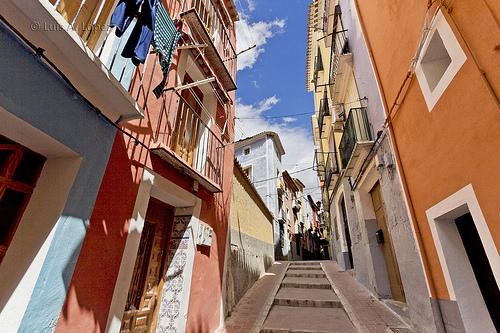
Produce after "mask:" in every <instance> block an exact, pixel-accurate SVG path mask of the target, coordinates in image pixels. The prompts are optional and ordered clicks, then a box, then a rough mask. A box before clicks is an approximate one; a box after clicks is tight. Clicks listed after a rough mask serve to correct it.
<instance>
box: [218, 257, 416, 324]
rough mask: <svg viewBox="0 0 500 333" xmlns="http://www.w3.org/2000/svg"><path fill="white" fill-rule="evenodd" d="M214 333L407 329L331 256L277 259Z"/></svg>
mask: <svg viewBox="0 0 500 333" xmlns="http://www.w3.org/2000/svg"><path fill="white" fill-rule="evenodd" d="M225 326H226V328H225V330H223V331H220V332H219V333H222V332H226V333H236V332H262V333H277V332H338V333H351V332H363V333H368V332H369V333H375V332H380V333H386V332H390V333H392V332H394V333H396V332H397V333H407V332H413V331H411V330H410V329H409V328H408V326H407V325H406V324H405V323H404V322H403V321H402V320H401V319H400V318H399V317H398V316H397V315H396V314H395V313H393V312H392V311H391V310H389V308H388V307H387V306H385V305H384V304H383V303H382V302H381V301H379V300H377V299H375V298H374V297H373V296H372V295H371V294H370V293H369V292H368V291H367V290H366V289H365V288H364V287H363V286H362V285H361V284H359V283H358V282H357V281H356V280H354V278H353V277H352V276H351V274H350V273H349V272H345V271H341V270H340V268H339V266H338V265H337V264H336V263H335V262H333V261H322V262H320V261H292V262H277V263H275V264H274V265H273V267H271V269H270V270H269V271H268V273H266V275H264V276H263V277H262V278H261V279H259V280H258V281H257V282H256V283H255V285H254V286H253V287H252V288H251V289H250V290H249V291H248V292H247V294H246V295H245V296H244V297H243V298H242V299H241V301H240V303H239V304H238V306H237V307H236V308H235V309H234V311H233V313H232V314H231V316H230V317H229V318H228V319H227V321H226V325H225Z"/></svg>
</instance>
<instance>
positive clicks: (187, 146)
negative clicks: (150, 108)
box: [152, 91, 224, 193]
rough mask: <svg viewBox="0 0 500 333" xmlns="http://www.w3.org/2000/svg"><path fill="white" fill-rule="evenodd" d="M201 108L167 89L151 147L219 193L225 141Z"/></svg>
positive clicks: (165, 158) (162, 156)
mask: <svg viewBox="0 0 500 333" xmlns="http://www.w3.org/2000/svg"><path fill="white" fill-rule="evenodd" d="M201 112H202V111H201V110H198V109H197V108H196V107H195V106H193V105H190V104H189V103H188V101H186V99H185V98H184V97H183V95H182V94H179V93H178V92H176V91H167V92H165V93H164V96H163V100H162V102H161V113H160V118H159V120H158V124H157V127H156V133H155V141H156V144H155V145H154V147H153V149H152V150H153V152H154V153H155V154H157V155H158V156H160V157H161V158H162V159H164V160H166V161H168V162H169V163H170V164H172V165H173V166H174V167H176V168H178V169H180V170H182V171H183V172H185V173H186V174H188V175H189V176H190V177H192V178H193V179H195V180H197V181H198V182H199V183H200V184H201V185H203V186H204V187H205V188H206V189H208V190H209V191H211V192H213V193H216V192H220V191H221V189H222V171H223V170H222V169H223V166H224V145H223V143H222V141H221V140H220V139H219V137H218V136H217V135H216V134H215V133H214V132H213V131H212V130H211V128H210V126H208V125H207V123H206V121H205V120H204V119H203V116H202V114H201Z"/></svg>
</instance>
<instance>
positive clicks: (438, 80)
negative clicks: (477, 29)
mask: <svg viewBox="0 0 500 333" xmlns="http://www.w3.org/2000/svg"><path fill="white" fill-rule="evenodd" d="M466 60H467V57H466V55H465V53H464V51H463V50H462V47H461V46H460V43H459V42H458V40H457V38H456V37H455V34H454V33H453V30H452V29H451V27H450V25H449V24H448V22H447V21H446V18H445V17H444V15H443V13H442V12H439V13H438V14H437V15H436V18H435V19H434V21H433V22H432V26H431V31H430V32H429V34H428V35H427V39H426V41H425V43H424V46H423V48H422V52H421V53H420V58H419V60H418V63H417V66H416V68H415V73H416V75H417V79H418V83H419V85H420V89H421V90H422V94H423V95H424V99H425V102H426V104H427V108H428V110H429V112H431V111H432V109H433V108H434V106H435V105H436V104H437V102H438V101H439V99H440V98H441V96H442V95H443V93H444V92H445V91H446V89H447V88H448V87H449V85H450V84H451V82H452V81H453V79H454V78H455V76H456V75H457V73H458V72H459V70H460V68H461V67H462V65H463V64H464V63H465V61H466Z"/></svg>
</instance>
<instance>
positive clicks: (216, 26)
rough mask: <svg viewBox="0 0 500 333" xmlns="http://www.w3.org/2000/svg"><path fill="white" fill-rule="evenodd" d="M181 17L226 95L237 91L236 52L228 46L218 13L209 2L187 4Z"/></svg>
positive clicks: (228, 39)
mask: <svg viewBox="0 0 500 333" xmlns="http://www.w3.org/2000/svg"><path fill="white" fill-rule="evenodd" d="M187 2H188V7H187V10H186V11H184V12H183V13H182V14H181V18H182V19H184V20H185V22H186V23H187V25H188V26H189V29H190V31H191V37H192V38H193V40H194V43H196V44H201V45H204V47H203V51H202V54H203V57H204V58H206V59H207V61H208V63H209V64H210V67H211V69H212V72H213V73H214V74H215V75H217V77H218V80H219V81H220V83H221V84H222V86H223V87H224V89H225V90H226V91H232V90H235V89H236V83H235V76H236V51H235V49H234V47H233V45H232V44H231V39H230V36H229V34H228V32H227V29H226V26H225V25H224V20H223V19H222V17H221V14H220V10H219V8H218V7H217V6H215V5H214V3H213V1H212V0H187Z"/></svg>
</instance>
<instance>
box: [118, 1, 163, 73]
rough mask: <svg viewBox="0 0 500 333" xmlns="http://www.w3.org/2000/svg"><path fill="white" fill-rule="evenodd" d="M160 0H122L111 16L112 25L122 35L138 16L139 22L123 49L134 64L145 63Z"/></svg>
mask: <svg viewBox="0 0 500 333" xmlns="http://www.w3.org/2000/svg"><path fill="white" fill-rule="evenodd" d="M157 1H158V0H120V1H119V2H118V4H117V5H116V7H115V10H114V12H113V15H112V16H111V23H110V26H111V27H116V30H115V34H116V36H117V37H121V36H122V35H123V33H124V32H125V30H126V29H127V28H128V26H129V25H130V23H131V22H132V21H133V20H134V19H135V17H136V16H137V23H136V24H135V26H134V27H133V30H132V33H131V34H130V37H129V38H128V40H127V43H126V44H125V47H124V48H123V51H122V57H124V58H131V59H132V62H133V63H134V65H136V66H138V65H139V64H140V63H144V61H145V60H146V56H147V55H148V52H149V46H150V44H151V39H152V38H153V33H154V30H155V17H156V2H157Z"/></svg>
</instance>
